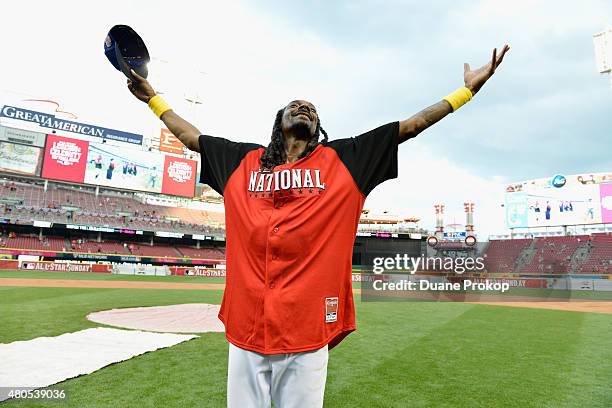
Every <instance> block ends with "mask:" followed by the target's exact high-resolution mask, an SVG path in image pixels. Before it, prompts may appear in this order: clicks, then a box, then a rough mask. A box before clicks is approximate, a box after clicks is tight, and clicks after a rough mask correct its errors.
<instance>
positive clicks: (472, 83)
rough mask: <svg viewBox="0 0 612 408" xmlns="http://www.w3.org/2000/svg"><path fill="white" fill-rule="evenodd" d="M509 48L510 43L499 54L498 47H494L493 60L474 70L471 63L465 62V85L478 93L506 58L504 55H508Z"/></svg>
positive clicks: (474, 92) (473, 92)
mask: <svg viewBox="0 0 612 408" xmlns="http://www.w3.org/2000/svg"><path fill="white" fill-rule="evenodd" d="M509 49H510V47H509V46H508V44H506V45H504V48H503V49H502V51H501V53H500V54H499V56H498V55H497V48H494V49H493V56H492V58H491V61H489V62H488V63H487V64H485V65H483V66H482V67H480V68H478V69H475V70H473V71H472V69H471V68H470V64H468V63H465V64H463V80H464V82H465V86H466V87H467V88H469V89H470V91H472V94H476V92H478V91H479V90H480V88H482V86H483V85H484V84H485V82H487V80H488V79H489V78H491V76H493V74H494V73H495V69H496V68H497V67H499V65H500V64H501V62H502V61H503V59H504V55H506V53H507V52H508V50H509Z"/></svg>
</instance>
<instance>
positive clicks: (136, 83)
mask: <svg viewBox="0 0 612 408" xmlns="http://www.w3.org/2000/svg"><path fill="white" fill-rule="evenodd" d="M130 72H131V74H132V77H134V80H131V79H129V78H128V80H127V87H128V89H129V90H130V92H131V93H132V95H134V96H135V97H136V98H138V99H139V100H141V101H143V102H144V103H149V99H151V98H152V97H154V96H155V90H154V89H153V87H152V86H151V84H150V83H149V81H147V80H146V79H145V78H143V77H141V76H140V75H138V74H137V73H136V72H135V71H134V70H133V69H132V70H131V71H130Z"/></svg>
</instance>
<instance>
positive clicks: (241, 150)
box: [199, 135, 263, 195]
mask: <svg viewBox="0 0 612 408" xmlns="http://www.w3.org/2000/svg"><path fill="white" fill-rule="evenodd" d="M199 143H200V156H201V158H202V168H201V169H200V183H204V184H208V185H209V186H210V187H211V188H212V189H213V190H215V191H216V192H217V193H219V194H221V195H223V190H225V184H226V183H227V180H228V179H229V178H230V176H231V175H232V173H233V172H234V171H235V170H236V169H237V168H238V166H239V165H240V162H241V161H242V159H243V158H244V156H246V155H247V153H248V152H250V151H251V150H255V149H258V148H260V147H263V146H261V145H258V144H254V143H237V142H232V141H229V140H227V139H223V138H221V137H214V136H208V135H201V136H200V140H199Z"/></svg>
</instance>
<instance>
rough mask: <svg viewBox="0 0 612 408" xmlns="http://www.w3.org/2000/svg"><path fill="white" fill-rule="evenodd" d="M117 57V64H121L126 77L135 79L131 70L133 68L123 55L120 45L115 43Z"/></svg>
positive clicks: (120, 66)
mask: <svg viewBox="0 0 612 408" xmlns="http://www.w3.org/2000/svg"><path fill="white" fill-rule="evenodd" d="M115 58H116V59H117V64H118V65H119V68H120V70H121V72H123V74H124V75H125V76H126V77H128V78H129V79H131V80H132V81H134V80H135V78H134V75H132V72H131V70H132V68H131V67H130V66H129V65H128V63H127V62H125V59H124V58H123V55H121V51H119V47H118V46H117V45H116V44H115Z"/></svg>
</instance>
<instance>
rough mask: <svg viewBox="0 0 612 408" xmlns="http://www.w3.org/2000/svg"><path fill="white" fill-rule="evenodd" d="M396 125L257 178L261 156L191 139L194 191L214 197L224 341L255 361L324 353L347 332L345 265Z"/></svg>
mask: <svg viewBox="0 0 612 408" xmlns="http://www.w3.org/2000/svg"><path fill="white" fill-rule="evenodd" d="M398 130H399V128H398V123H397V122H394V123H390V124H388V125H385V126H381V127H380V128H377V129H374V130H373V131H370V132H368V133H365V134H363V135H360V136H358V137H355V138H347V139H339V140H334V141H330V142H325V143H320V144H319V145H318V146H317V147H316V148H315V149H314V151H313V152H312V153H310V154H309V155H308V156H306V157H304V158H302V159H300V160H298V161H296V162H294V163H290V164H283V165H280V166H277V167H275V168H274V170H273V171H269V172H261V171H260V164H261V162H260V158H261V156H262V154H263V153H264V147H263V146H259V145H256V144H248V143H235V142H230V141H228V140H226V139H221V138H216V137H212V136H206V135H202V136H200V151H201V154H202V172H201V174H202V177H201V180H200V181H201V182H203V183H207V184H209V185H210V186H211V187H212V188H213V189H215V190H216V191H218V192H219V193H220V194H222V195H223V196H224V201H225V218H226V263H227V281H226V288H225V293H224V296H223V302H222V305H221V311H220V313H219V318H220V319H221V320H222V321H223V323H224V324H225V329H226V336H227V339H228V340H229V341H230V342H231V343H232V344H234V345H236V346H238V347H241V348H243V349H247V350H251V351H255V352H258V353H263V354H280V353H295V352H303V351H309V350H315V349H319V348H321V347H323V346H324V345H326V344H329V347H330V348H331V347H333V346H335V345H336V344H338V343H339V342H340V341H341V340H342V338H344V337H345V336H346V335H347V334H349V333H350V332H351V331H354V330H355V308H354V304H353V292H352V280H351V273H352V269H351V263H352V252H353V244H354V242H355V236H356V232H357V224H358V222H359V217H360V215H361V210H362V208H363V204H364V201H365V198H366V196H367V194H368V193H369V192H370V191H371V190H372V189H373V188H374V187H375V186H376V185H378V184H380V183H381V182H383V181H385V180H387V179H390V178H394V177H396V176H397V136H398Z"/></svg>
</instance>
